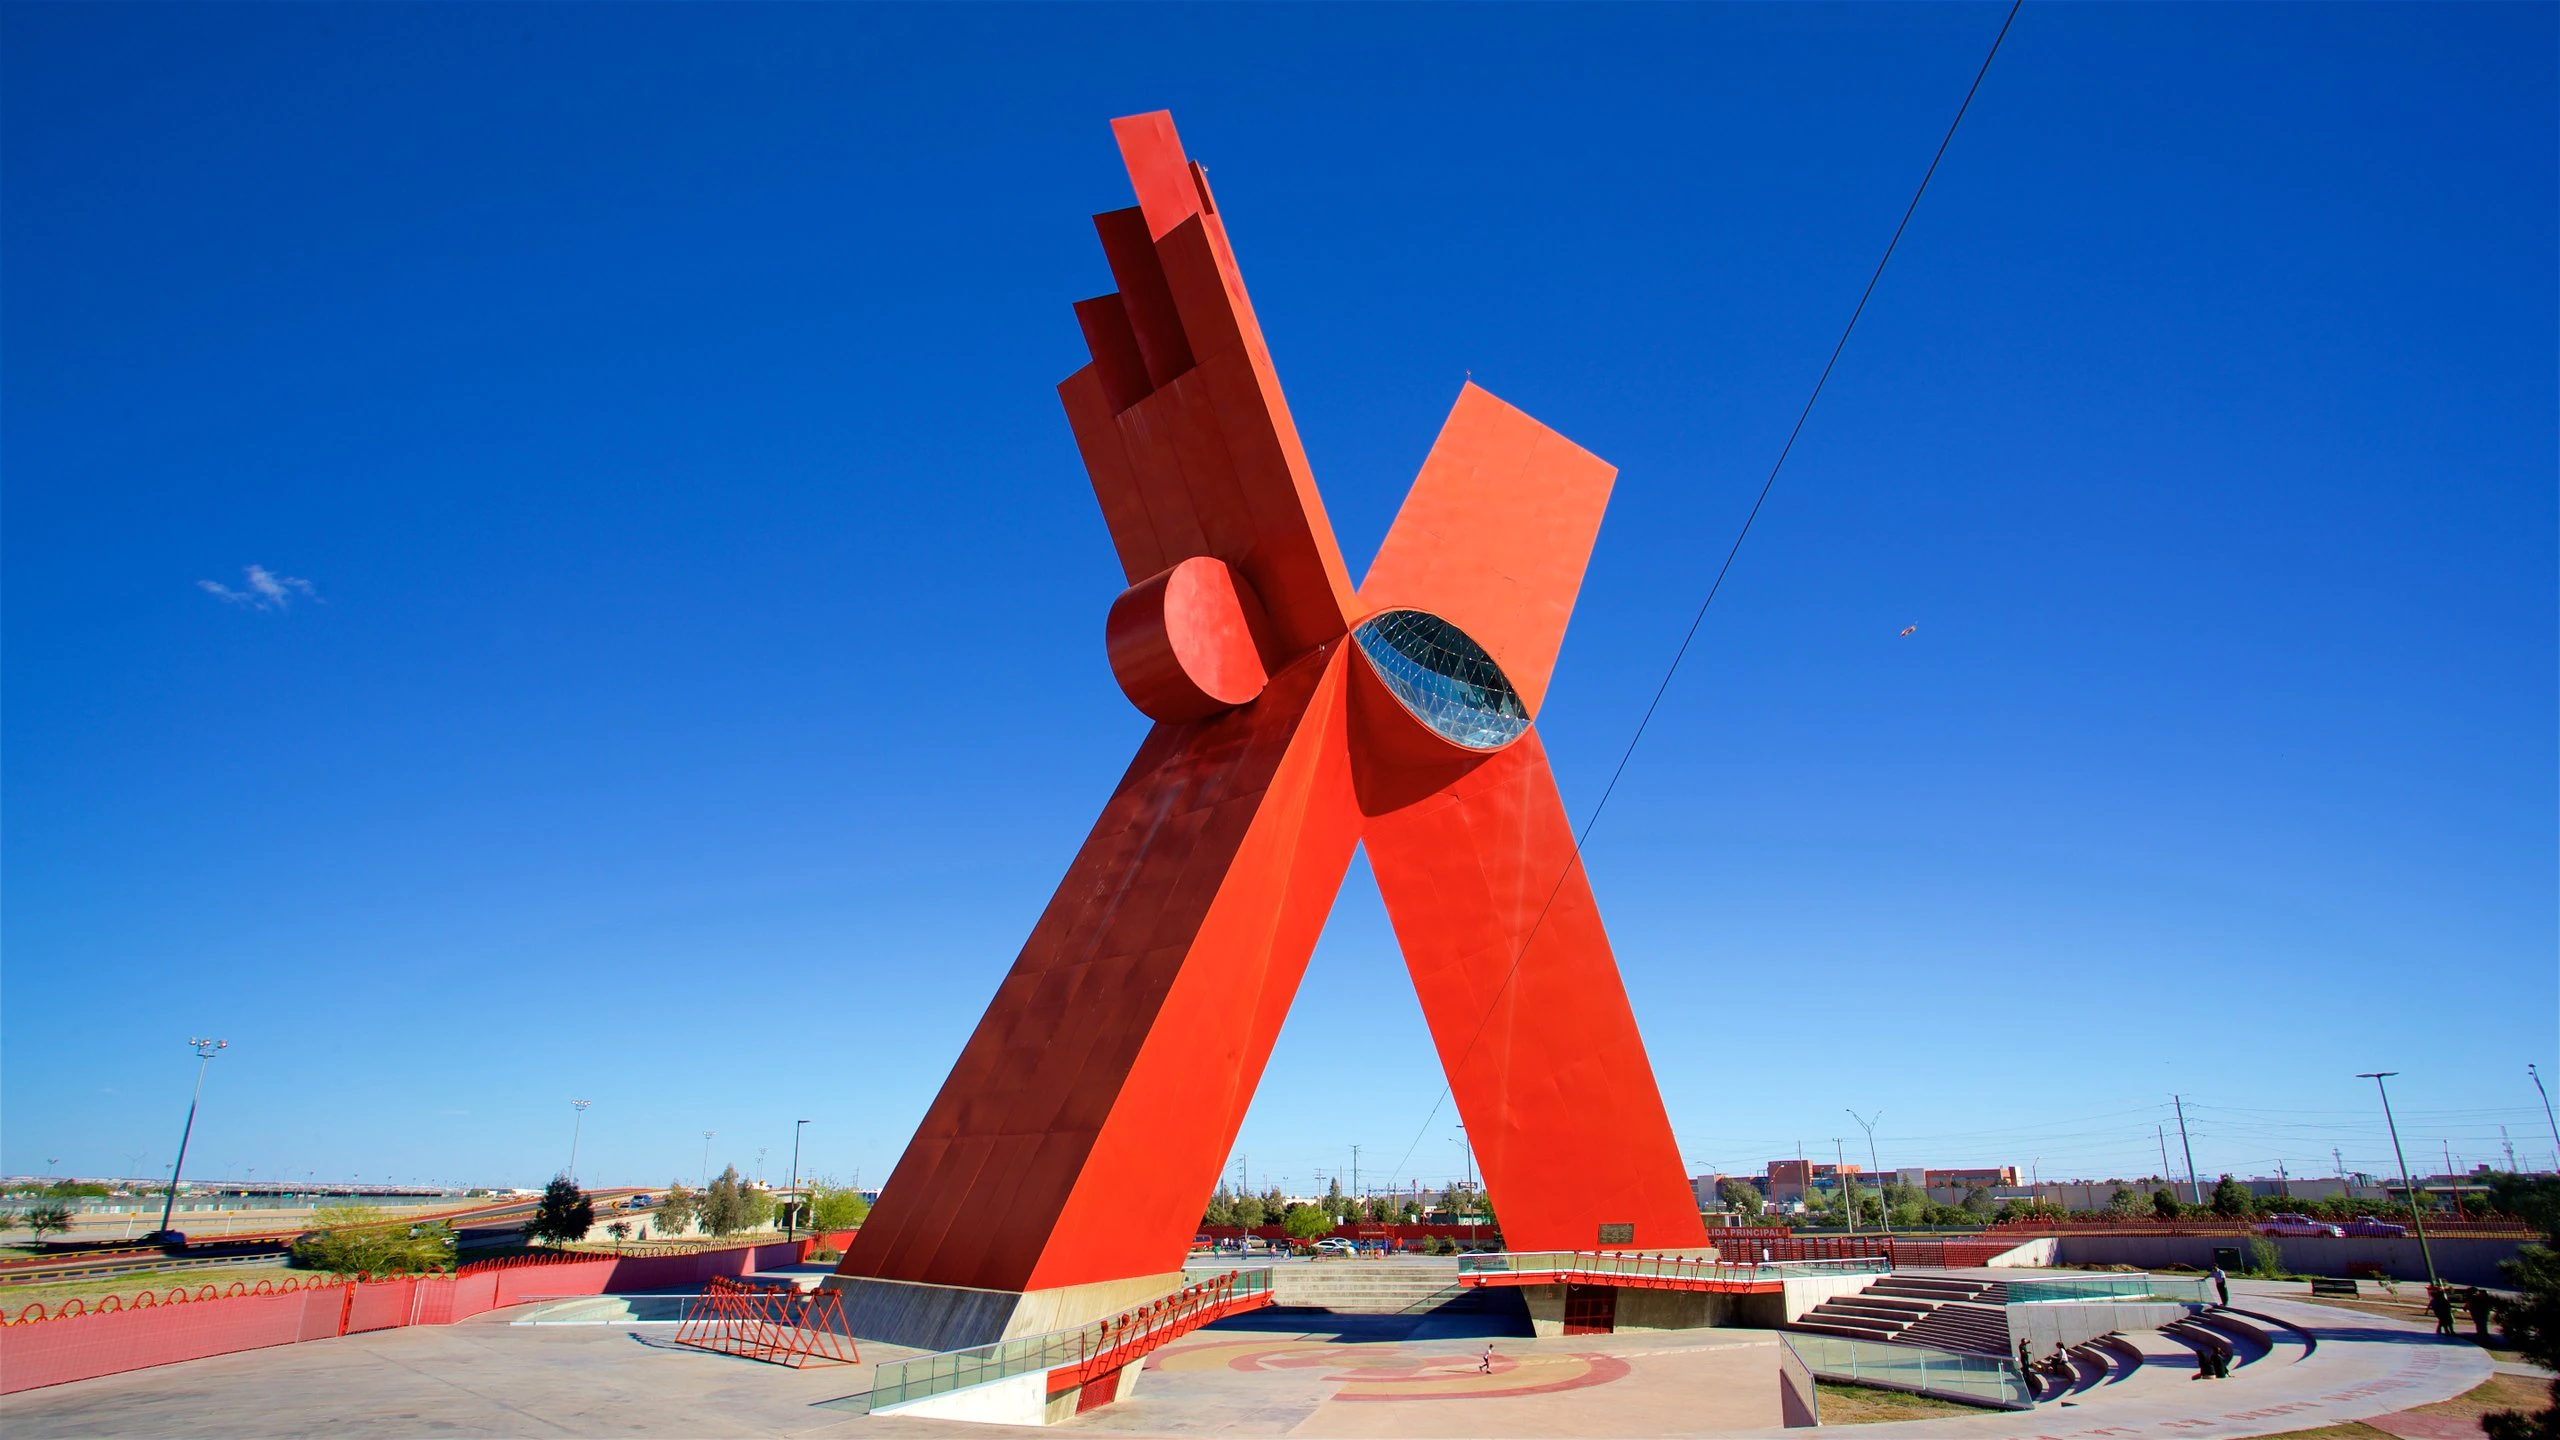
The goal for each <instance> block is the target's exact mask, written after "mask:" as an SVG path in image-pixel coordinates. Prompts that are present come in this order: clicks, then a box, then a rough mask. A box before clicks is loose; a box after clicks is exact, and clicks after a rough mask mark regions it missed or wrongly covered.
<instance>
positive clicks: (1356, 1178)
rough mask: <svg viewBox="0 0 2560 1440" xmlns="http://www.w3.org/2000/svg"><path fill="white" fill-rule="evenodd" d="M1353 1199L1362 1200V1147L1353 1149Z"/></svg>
mask: <svg viewBox="0 0 2560 1440" xmlns="http://www.w3.org/2000/svg"><path fill="white" fill-rule="evenodd" d="M1351 1198H1352V1199H1354V1200H1357V1199H1359V1198H1360V1147H1359V1146H1357V1145H1354V1146H1352V1147H1351Z"/></svg>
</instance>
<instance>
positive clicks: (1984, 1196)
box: [1960, 1185, 1991, 1217]
mask: <svg viewBox="0 0 2560 1440" xmlns="http://www.w3.org/2000/svg"><path fill="white" fill-rule="evenodd" d="M1960 1208H1962V1209H1963V1210H1964V1211H1965V1212H1966V1213H1967V1214H1970V1215H1974V1216H1977V1217H1979V1216H1983V1215H1988V1214H1990V1213H1991V1190H1990V1187H1988V1186H1985V1185H1976V1186H1974V1187H1973V1188H1972V1189H1970V1190H1967V1191H1966V1192H1964V1199H1963V1201H1962V1202H1960Z"/></svg>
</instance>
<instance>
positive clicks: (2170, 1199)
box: [2151, 1188, 2186, 1220]
mask: <svg viewBox="0 0 2560 1440" xmlns="http://www.w3.org/2000/svg"><path fill="white" fill-rule="evenodd" d="M2184 1209H2186V1207H2185V1206H2183V1205H2181V1204H2179V1203H2178V1195H2177V1192H2176V1191H2174V1190H2169V1189H2166V1188H2163V1189H2159V1190H2154V1191H2152V1192H2151V1214H2152V1217H2153V1218H2154V1219H2159V1220H2175V1219H2177V1218H2178V1214H2179V1212H2180V1211H2182V1210H2184Z"/></svg>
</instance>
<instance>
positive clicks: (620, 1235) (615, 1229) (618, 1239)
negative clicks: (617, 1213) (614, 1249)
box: [604, 1220, 631, 1245]
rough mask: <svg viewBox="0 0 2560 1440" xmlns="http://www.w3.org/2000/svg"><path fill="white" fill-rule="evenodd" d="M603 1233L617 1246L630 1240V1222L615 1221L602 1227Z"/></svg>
mask: <svg viewBox="0 0 2560 1440" xmlns="http://www.w3.org/2000/svg"><path fill="white" fill-rule="evenodd" d="M604 1233H606V1234H607V1235H610V1236H612V1237H613V1243H614V1244H616V1245H619V1244H621V1243H622V1242H623V1241H625V1240H628V1239H630V1238H631V1222H630V1221H628V1220H616V1221H614V1222H613V1223H612V1224H610V1225H607V1226H606V1227H604Z"/></svg>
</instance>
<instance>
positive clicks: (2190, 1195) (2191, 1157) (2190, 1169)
mask: <svg viewBox="0 0 2560 1440" xmlns="http://www.w3.org/2000/svg"><path fill="white" fill-rule="evenodd" d="M2169 1103H2170V1104H2172V1105H2175V1106H2177V1107H2178V1148H2179V1149H2181V1150H2184V1151H2185V1152H2187V1203H2188V1204H2190V1205H2202V1204H2203V1203H2204V1186H2202V1185H2201V1184H2198V1183H2197V1181H2196V1147H2195V1146H2194V1145H2193V1144H2191V1143H2189V1142H2188V1140H2187V1097H2185V1096H2183V1095H2172V1096H2170V1097H2169Z"/></svg>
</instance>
